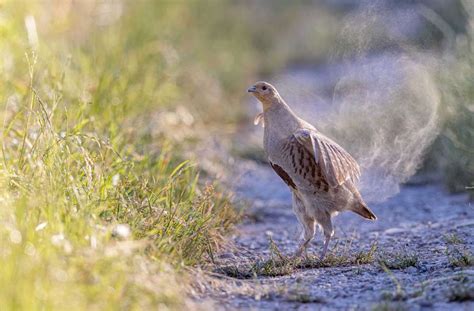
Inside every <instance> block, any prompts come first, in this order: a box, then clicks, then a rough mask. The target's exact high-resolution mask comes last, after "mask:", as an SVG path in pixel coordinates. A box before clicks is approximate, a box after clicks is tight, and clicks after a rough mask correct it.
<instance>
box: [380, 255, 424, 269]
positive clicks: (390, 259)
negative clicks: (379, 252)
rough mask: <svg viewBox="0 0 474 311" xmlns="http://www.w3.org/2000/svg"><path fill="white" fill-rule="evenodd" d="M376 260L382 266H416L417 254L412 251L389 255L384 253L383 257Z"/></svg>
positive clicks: (404, 267)
mask: <svg viewBox="0 0 474 311" xmlns="http://www.w3.org/2000/svg"><path fill="white" fill-rule="evenodd" d="M378 262H379V264H380V265H381V266H382V267H386V268H388V269H394V270H401V269H406V268H408V267H416V266H417V264H418V256H417V255H416V254H414V253H408V252H407V251H403V252H399V253H395V254H391V255H387V254H385V257H384V258H382V257H380V258H378Z"/></svg>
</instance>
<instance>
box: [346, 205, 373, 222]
mask: <svg viewBox="0 0 474 311" xmlns="http://www.w3.org/2000/svg"><path fill="white" fill-rule="evenodd" d="M351 211H353V212H354V213H356V214H359V215H360V216H362V217H364V218H367V219H370V220H376V219H377V216H375V214H374V213H373V212H372V211H371V210H370V208H368V207H367V205H366V204H365V203H363V202H358V203H356V204H354V206H353V207H352V208H351Z"/></svg>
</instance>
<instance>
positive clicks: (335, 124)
mask: <svg viewBox="0 0 474 311" xmlns="http://www.w3.org/2000/svg"><path fill="white" fill-rule="evenodd" d="M384 19H385V21H388V22H387V23H386V24H385V25H383V24H382V22H383V20H384ZM404 19H406V20H404ZM396 20H397V23H396V24H400V25H401V24H403V27H405V28H406V26H407V25H409V24H410V23H411V24H413V23H414V21H415V19H414V17H413V14H412V13H410V14H408V13H407V12H399V13H398V15H397V16H396ZM392 24H394V22H393V21H392ZM396 24H394V25H392V26H396ZM381 26H384V27H385V29H382V30H381V28H380V27H381ZM403 27H401V28H402V30H403ZM413 27H415V26H413ZM403 31H408V29H405V30H403ZM387 34H388V35H387ZM390 34H391V36H390ZM401 36H403V33H402V32H401V31H400V30H399V31H397V32H393V31H392V32H391V29H390V19H389V18H388V17H387V15H386V14H385V13H384V11H381V8H380V7H376V6H370V7H368V8H365V9H364V10H361V11H359V12H357V13H356V14H353V15H351V16H348V17H347V18H346V20H345V21H344V25H343V28H342V33H341V41H342V43H341V46H339V47H338V51H337V52H336V53H335V55H336V56H335V58H334V59H333V60H332V62H331V63H328V64H325V65H321V66H318V67H315V68H303V69H301V68H299V69H298V68H292V69H291V70H289V71H287V72H285V73H283V74H281V75H279V76H278V77H277V78H276V79H274V80H273V81H274V84H275V86H276V87H277V89H278V90H279V91H280V94H281V95H282V96H283V98H284V99H285V100H286V101H287V102H288V104H289V105H290V106H291V107H293V108H294V110H295V111H296V112H297V113H298V115H300V116H301V117H303V118H304V119H306V120H307V121H309V122H311V123H312V124H313V125H315V126H316V128H318V129H319V130H320V131H321V132H322V133H324V134H325V135H327V136H329V137H331V138H333V139H334V140H335V141H337V142H338V143H339V144H340V145H342V146H343V147H344V148H345V149H346V150H348V151H349V152H350V153H351V154H352V155H353V156H354V157H355V158H356V159H357V161H358V162H359V164H360V166H361V169H362V178H361V180H360V183H359V188H360V189H361V192H362V194H363V196H364V198H365V200H366V201H367V202H369V203H370V202H380V201H384V200H386V199H387V198H389V197H391V196H393V195H394V194H396V193H398V192H399V187H400V184H402V183H403V182H406V181H407V180H408V179H409V178H410V177H411V176H413V175H414V174H415V173H416V171H417V169H418V168H419V167H420V165H421V163H422V161H423V156H424V154H425V153H426V151H427V149H428V147H429V146H430V145H431V143H432V142H433V140H434V138H436V136H437V134H438V132H439V122H438V113H437V112H438V108H439V105H440V94H439V91H438V86H437V84H436V79H435V72H436V70H437V60H436V59H437V57H436V56H435V55H434V54H432V53H431V52H428V51H426V50H425V51H423V52H420V51H421V49H418V48H416V47H414V46H413V45H405V43H400V41H401V40H400V37H401ZM377 38H383V40H377ZM404 42H406V40H405V41H404ZM377 44H380V46H377ZM349 51H352V52H351V53H349Z"/></svg>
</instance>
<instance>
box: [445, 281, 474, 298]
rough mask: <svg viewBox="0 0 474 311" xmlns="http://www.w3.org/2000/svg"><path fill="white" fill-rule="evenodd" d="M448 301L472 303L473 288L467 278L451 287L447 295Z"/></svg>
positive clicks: (473, 296)
mask: <svg viewBox="0 0 474 311" xmlns="http://www.w3.org/2000/svg"><path fill="white" fill-rule="evenodd" d="M447 297H448V300H449V301H458V302H463V301H474V286H473V284H472V282H469V279H468V278H467V277H463V278H462V279H461V280H459V281H457V282H456V283H455V284H454V285H452V286H451V287H450V289H449V291H448V293H447Z"/></svg>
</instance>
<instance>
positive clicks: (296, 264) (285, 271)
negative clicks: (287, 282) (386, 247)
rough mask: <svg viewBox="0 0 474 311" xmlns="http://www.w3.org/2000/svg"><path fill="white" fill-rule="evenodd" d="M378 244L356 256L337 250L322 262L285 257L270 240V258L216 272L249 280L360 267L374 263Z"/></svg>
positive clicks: (312, 257) (355, 254) (225, 267)
mask: <svg viewBox="0 0 474 311" xmlns="http://www.w3.org/2000/svg"><path fill="white" fill-rule="evenodd" d="M376 251H377V243H373V244H371V245H370V248H369V249H368V250H365V251H360V252H357V253H354V254H351V253H349V251H348V249H337V248H335V249H334V250H333V251H332V252H330V253H328V254H327V255H326V257H325V258H324V259H323V260H321V259H320V258H319V257H317V256H315V255H308V256H305V257H293V256H286V255H283V254H282V253H281V252H280V250H279V249H278V247H277V246H276V244H275V243H274V242H273V241H272V240H270V258H269V259H266V260H257V261H256V262H255V263H253V264H251V265H240V266H239V265H233V266H223V267H217V268H216V270H215V272H217V273H222V274H225V275H227V276H230V277H234V278H238V279H248V278H253V277H277V276H282V275H289V274H292V273H294V272H296V271H298V270H301V269H320V268H330V267H347V266H360V265H365V264H370V263H373V262H374V260H375V252H376Z"/></svg>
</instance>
